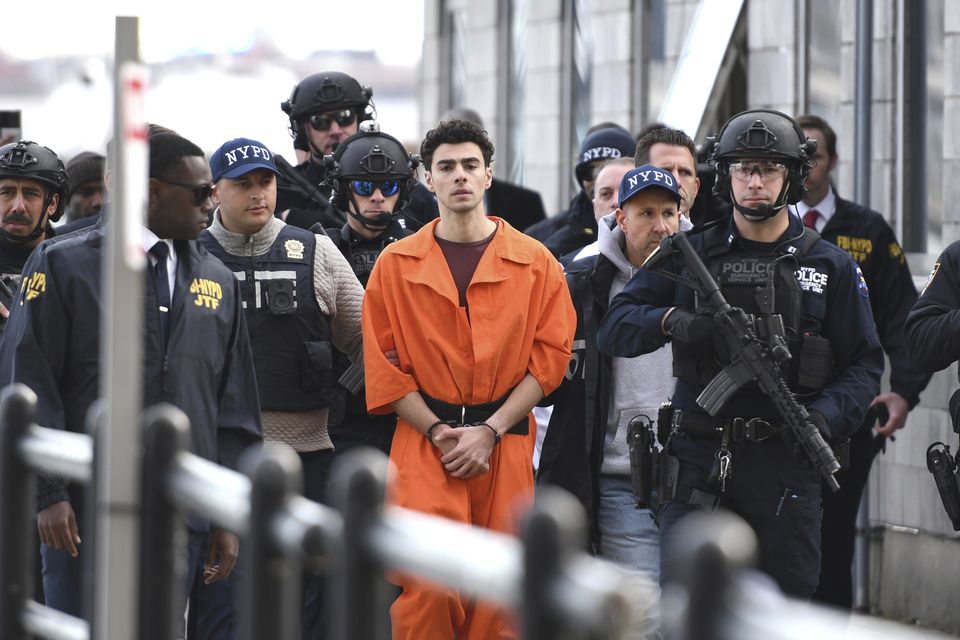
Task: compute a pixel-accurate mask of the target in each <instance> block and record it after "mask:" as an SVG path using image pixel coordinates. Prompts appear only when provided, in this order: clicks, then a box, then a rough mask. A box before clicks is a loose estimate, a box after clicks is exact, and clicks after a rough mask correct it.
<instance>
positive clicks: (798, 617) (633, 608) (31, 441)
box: [0, 385, 928, 640]
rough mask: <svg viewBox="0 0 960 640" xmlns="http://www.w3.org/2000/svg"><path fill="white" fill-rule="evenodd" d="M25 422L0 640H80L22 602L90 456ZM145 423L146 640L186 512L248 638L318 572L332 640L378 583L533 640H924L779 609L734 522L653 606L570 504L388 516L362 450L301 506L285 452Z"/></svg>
mask: <svg viewBox="0 0 960 640" xmlns="http://www.w3.org/2000/svg"><path fill="white" fill-rule="evenodd" d="M35 405H36V397H35V395H34V394H33V393H32V392H31V391H30V390H29V389H28V388H26V387H24V386H23V385H12V386H11V387H8V388H6V389H4V390H3V392H2V394H0V519H2V522H3V526H2V527H0V584H2V585H3V592H2V597H0V637H2V638H4V640H22V639H26V638H28V637H30V638H32V637H37V638H48V639H52V640H88V638H90V635H91V634H90V627H89V625H88V624H87V623H86V622H84V621H83V620H80V619H78V618H74V617H71V616H68V615H66V614H63V613H60V612H58V611H54V610H53V609H50V608H47V607H45V606H43V605H40V604H37V603H36V602H34V601H33V600H31V599H30V597H29V594H30V593H31V584H30V581H31V576H32V574H31V569H32V564H31V559H30V553H29V547H30V544H29V541H30V539H31V536H33V535H35V534H34V532H33V531H32V530H31V527H32V522H33V515H34V514H33V511H34V503H33V500H31V499H30V495H31V492H32V490H33V483H34V479H35V476H36V474H37V473H44V474H55V475H60V476H62V477H65V478H69V479H71V480H74V481H78V482H83V483H89V482H90V479H91V475H92V474H91V470H92V469H93V462H94V451H93V445H92V439H91V438H90V437H89V436H86V435H83V434H71V433H65V432H62V431H58V430H52V429H45V428H43V427H39V426H37V425H36V424H35ZM144 417H145V422H146V428H145V433H144V464H143V466H142V474H143V477H142V480H143V482H142V491H143V495H142V497H143V509H142V526H141V544H142V549H144V550H149V553H141V554H140V555H141V563H140V566H139V567H134V568H132V569H131V571H139V576H138V580H139V585H140V588H139V593H138V594H111V597H114V598H116V600H117V603H119V604H125V605H126V606H128V607H131V608H135V609H137V610H138V612H139V614H138V617H139V629H140V633H139V635H138V637H139V638H142V639H144V640H155V639H156V640H170V639H171V638H175V637H178V635H177V634H178V633H179V631H180V630H181V629H182V625H183V605H184V603H185V601H186V598H185V597H184V594H183V588H184V587H185V579H184V578H185V576H184V573H185V569H186V567H185V563H184V562H183V553H184V551H185V549H186V546H187V545H186V538H185V533H186V529H185V526H184V515H185V514H186V513H188V512H192V513H194V514H203V515H204V517H208V518H210V520H211V521H212V522H213V523H215V524H216V525H218V526H220V527H223V528H227V529H230V530H232V531H234V532H236V533H238V534H239V535H240V536H241V538H242V543H241V553H242V554H243V558H242V560H241V562H243V563H244V564H245V565H246V570H245V572H244V576H243V578H242V580H241V594H242V596H241V597H242V606H241V611H242V612H243V614H242V615H243V616H244V618H243V619H242V620H241V621H240V625H239V627H240V628H241V629H242V634H243V635H242V637H244V638H250V639H252V638H268V637H269V638H276V639H278V640H287V639H291V640H292V639H293V638H299V637H300V630H299V621H300V603H301V598H300V593H299V591H300V579H301V575H302V571H303V569H304V567H305V566H311V567H316V566H319V564H320V563H321V562H323V564H324V568H325V570H326V571H327V572H328V575H329V580H330V581H331V582H333V583H335V584H336V585H337V588H335V589H330V590H329V592H328V593H329V594H330V596H329V597H330V598H331V613H332V616H331V617H332V623H333V627H334V628H333V633H332V634H331V635H330V637H333V638H349V639H350V640H368V639H372V638H382V637H385V633H386V631H387V630H388V629H389V626H388V625H389V622H388V620H387V619H386V617H387V606H386V603H387V600H386V596H385V594H384V593H383V586H384V584H385V583H384V582H383V575H384V573H385V572H400V573H403V574H407V575H414V576H417V577H418V578H420V579H423V580H427V581H430V582H433V583H435V584H438V585H440V586H442V587H444V588H448V589H450V590H453V591H456V592H459V593H461V594H463V595H465V596H467V597H470V598H477V599H480V600H483V601H486V602H490V603H493V604H495V605H499V606H501V607H504V608H507V609H510V610H512V611H514V612H516V613H517V615H518V618H519V619H520V621H521V627H522V637H524V638H526V639H527V640H546V639H555V638H583V639H585V640H594V639H596V640H599V639H601V638H609V639H617V638H626V637H630V638H634V637H651V636H652V634H654V633H656V632H657V628H656V627H657V624H656V618H657V614H658V612H660V611H662V628H661V629H660V637H663V638H668V639H674V640H732V639H734V638H737V639H748V640H751V639H754V638H757V639H759V638H773V639H788V638H809V637H820V638H833V637H844V638H897V639H898V640H900V639H909V638H911V637H918V638H919V637H921V636H920V635H919V634H917V635H915V634H913V633H912V632H911V631H910V630H905V629H904V628H903V627H902V626H895V625H892V624H889V623H884V622H880V621H874V620H868V621H866V622H864V621H863V619H858V620H855V621H854V622H851V619H850V617H849V616H848V615H843V614H839V613H834V612H829V611H827V610H825V609H822V608H819V607H815V606H813V605H809V604H805V603H798V602H796V601H793V600H790V599H787V598H785V597H784V596H782V595H781V594H780V592H779V590H778V589H777V588H776V586H775V585H774V584H773V583H772V581H771V580H770V579H769V578H768V577H766V576H763V575H762V574H759V573H757V572H754V571H751V570H749V567H750V566H751V564H752V561H753V558H754V556H755V554H756V549H757V544H756V540H755V537H754V534H753V532H752V530H751V529H750V527H749V526H747V525H746V524H745V523H744V522H743V521H742V520H740V519H739V518H736V517H735V516H732V515H729V514H722V513H721V514H694V515H691V516H690V517H688V518H685V519H684V520H683V521H682V522H680V523H678V525H677V527H679V529H678V535H676V536H673V539H674V540H675V543H674V544H673V545H672V546H671V547H669V548H666V549H664V553H669V554H673V557H674V560H673V562H674V564H675V566H680V567H681V569H680V570H679V571H677V581H676V582H675V583H673V584H670V585H667V586H666V587H665V590H664V593H663V597H662V600H658V589H657V587H656V585H654V584H652V583H651V582H650V581H649V580H646V579H645V578H643V577H639V576H637V575H635V574H630V573H629V572H626V571H624V570H622V569H620V568H618V567H616V566H614V565H613V564H610V563H607V562H604V561H602V560H598V559H596V558H593V557H591V556H589V555H587V554H586V553H585V552H584V551H582V549H583V548H584V546H585V544H584V543H585V529H584V522H585V519H584V514H583V512H582V509H581V507H580V505H579V503H578V502H577V501H576V500H575V499H574V498H573V497H572V496H570V495H569V494H566V493H563V492H560V491H544V492H542V493H541V494H540V495H538V498H537V500H536V502H535V504H534V507H533V508H532V510H531V511H530V512H529V513H528V514H527V515H526V517H525V518H524V520H523V526H522V532H521V535H520V537H519V538H516V537H513V536H509V535H505V534H501V533H495V532H492V531H488V530H483V529H478V528H475V527H470V526H466V525H463V524H459V523H456V522H451V521H448V520H443V519H440V518H436V517H432V516H428V515H425V514H421V513H416V512H412V511H408V510H405V509H401V508H399V507H384V505H383V498H384V491H385V484H386V475H387V461H386V458H385V456H383V454H381V453H379V452H375V451H372V450H366V451H364V450H359V451H356V452H354V453H352V454H348V455H346V456H344V457H343V459H342V460H341V461H340V462H338V463H337V464H335V465H334V469H333V474H332V479H331V487H330V494H331V496H332V500H333V507H327V506H323V505H319V504H316V503H314V502H311V501H309V500H307V499H305V498H303V497H302V496H301V495H300V494H299V491H300V488H301V487H300V483H301V470H300V461H299V458H298V457H297V455H296V454H295V453H293V452H292V451H291V450H290V449H288V448H285V447H274V446H264V447H256V448H251V449H250V450H249V451H247V452H245V454H244V455H243V457H242V458H241V465H240V466H241V469H242V471H243V473H238V472H234V471H230V470H228V469H225V468H223V467H220V466H218V465H216V464H213V463H211V462H209V461H207V460H203V459H201V458H198V457H197V456H195V455H193V454H192V453H190V452H189V451H188V450H187V449H188V443H189V424H188V421H187V418H186V416H185V415H184V414H183V413H182V412H181V411H180V410H179V409H176V408H175V407H172V406H170V405H159V406H156V407H152V408H150V409H148V410H147V412H146V413H145V416H144ZM464 550H467V551H466V552H465V551H464ZM922 637H928V636H922Z"/></svg>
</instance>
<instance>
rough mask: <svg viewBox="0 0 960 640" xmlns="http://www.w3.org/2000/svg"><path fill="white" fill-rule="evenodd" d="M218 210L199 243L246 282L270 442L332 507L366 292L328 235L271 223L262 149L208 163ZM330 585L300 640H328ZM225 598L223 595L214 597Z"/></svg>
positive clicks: (228, 151)
mask: <svg viewBox="0 0 960 640" xmlns="http://www.w3.org/2000/svg"><path fill="white" fill-rule="evenodd" d="M210 171H211V174H212V176H213V181H214V191H213V201H214V203H215V204H216V205H217V209H216V211H215V212H214V215H213V222H212V223H211V225H210V228H209V229H207V230H206V231H204V233H203V235H201V237H200V243H201V244H202V245H203V246H204V248H206V249H207V250H208V251H209V252H210V253H212V254H213V255H215V256H216V257H217V258H219V259H220V260H221V261H222V262H223V263H224V264H225V265H226V266H227V268H228V269H230V270H231V271H233V273H234V274H235V275H236V277H237V280H238V281H239V286H240V294H241V296H242V297H243V303H244V308H245V312H246V316H247V326H248V327H249V332H250V345H251V347H252V348H253V361H254V368H255V371H256V377H257V388H258V389H259V391H260V404H261V407H262V409H263V432H264V438H265V439H266V440H267V441H268V442H271V441H272V442H282V443H284V444H287V445H289V446H290V447H292V448H293V449H294V450H295V451H296V452H297V453H298V454H299V456H300V462H301V464H302V465H303V476H304V495H305V496H306V497H307V498H309V499H311V500H314V501H317V502H326V484H327V473H328V470H329V468H330V463H331V461H332V459H333V443H332V442H331V440H330V436H329V434H328V433H327V420H328V416H329V408H330V402H331V399H332V397H333V392H334V387H333V382H334V381H333V346H334V345H336V348H337V349H338V350H339V351H341V352H342V353H345V354H347V356H348V357H349V358H350V360H351V361H353V362H358V361H359V360H360V358H361V357H362V340H361V330H360V305H361V303H362V300H363V287H362V286H361V285H360V282H359V281H358V280H357V277H356V276H355V275H354V272H353V268H352V267H351V266H350V263H349V262H347V260H346V258H344V257H343V255H342V254H341V253H340V250H339V249H337V247H336V246H335V245H334V244H333V241H332V240H330V238H328V237H327V236H326V234H324V233H323V232H321V233H320V234H318V235H314V234H313V233H312V232H310V231H306V230H304V229H300V228H298V227H295V226H293V225H289V224H286V223H284V222H283V221H282V220H280V219H279V218H276V217H274V215H273V214H274V209H275V208H276V203H277V176H278V175H279V172H278V171H277V166H276V164H275V163H274V157H273V154H272V153H271V152H270V150H269V149H267V147H266V146H265V145H263V144H262V143H260V142H257V141H256V140H250V139H247V138H237V139H234V140H230V141H228V142H225V143H224V144H223V145H221V146H220V148H219V149H217V150H216V151H215V152H214V153H213V155H212V156H211V157H210ZM323 579H324V576H321V575H311V576H309V577H308V582H307V584H306V585H305V589H304V609H303V634H302V637H303V638H314V637H324V634H325V632H326V629H325V628H324V624H323V623H322V621H321V613H322V607H323V602H324V597H323V589H322V587H323ZM215 588H219V589H222V587H215Z"/></svg>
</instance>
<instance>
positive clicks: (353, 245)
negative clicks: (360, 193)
mask: <svg viewBox="0 0 960 640" xmlns="http://www.w3.org/2000/svg"><path fill="white" fill-rule="evenodd" d="M324 231H326V233H327V235H328V236H329V237H330V239H331V240H333V243H334V244H335V245H337V248H338V249H340V253H342V254H343V257H344V258H346V259H347V262H349V263H350V267H351V268H352V269H353V273H354V275H356V276H357V280H359V281H360V284H361V285H363V288H364V289H366V288H367V281H368V280H370V273H371V272H372V271H373V265H374V263H376V261H377V258H379V257H380V254H381V253H382V252H383V250H384V248H385V247H386V246H387V245H388V244H392V243H394V242H396V241H397V240H399V239H401V238H405V237H406V236H408V235H411V234H412V232H411V231H409V230H408V229H406V228H405V227H403V226H402V225H401V224H400V222H399V221H398V220H393V221H392V222H391V223H390V225H389V226H388V227H387V228H386V229H385V230H384V232H383V233H381V234H380V235H379V236H377V237H376V238H374V239H373V240H368V239H367V238H364V237H363V236H361V235H360V234H358V233H356V232H354V231H353V229H351V228H350V225H349V224H345V225H343V227H342V228H330V229H325V230H324Z"/></svg>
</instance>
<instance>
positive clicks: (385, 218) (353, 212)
mask: <svg viewBox="0 0 960 640" xmlns="http://www.w3.org/2000/svg"><path fill="white" fill-rule="evenodd" d="M348 188H349V187H348ZM350 204H353V207H351V206H350ZM359 211H360V206H359V205H358V204H357V200H356V198H355V197H354V194H353V191H350V202H349V203H348V204H347V213H348V214H350V217H351V218H353V219H354V220H356V221H357V222H359V223H360V225H361V226H362V227H363V228H364V229H367V230H368V231H373V232H374V233H380V232H382V231H386V229H387V227H389V226H390V222H391V221H392V220H393V216H394V215H395V214H396V213H397V209H396V208H394V210H393V211H392V212H390V213H381V214H380V215H378V216H377V217H376V219H374V220H371V219H370V218H366V217H364V216H362V215H360V213H359Z"/></svg>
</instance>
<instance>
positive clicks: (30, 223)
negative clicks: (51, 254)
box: [0, 178, 60, 242]
mask: <svg viewBox="0 0 960 640" xmlns="http://www.w3.org/2000/svg"><path fill="white" fill-rule="evenodd" d="M47 189H48V187H47V186H46V185H45V184H44V183H42V182H40V181H39V180H31V179H29V178H2V179H0V229H3V230H4V231H6V232H7V233H9V234H10V235H13V236H21V237H26V236H28V235H30V233H31V232H33V230H34V229H35V228H36V227H37V224H39V223H40V221H41V219H45V218H46V217H47V216H49V215H50V214H51V213H53V212H55V211H56V210H57V203H58V202H59V201H60V196H59V194H54V196H53V198H52V200H51V202H50V205H49V206H48V207H47V208H46V210H44V208H43V201H44V200H45V199H46V197H47ZM37 240H38V242H39V240H40V239H39V238H38V239H37Z"/></svg>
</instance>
